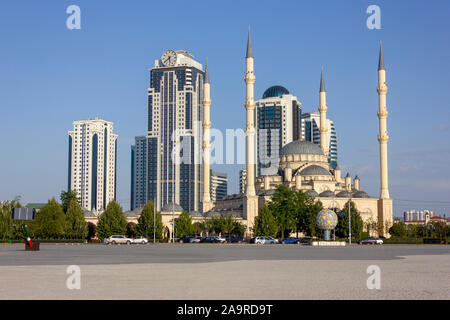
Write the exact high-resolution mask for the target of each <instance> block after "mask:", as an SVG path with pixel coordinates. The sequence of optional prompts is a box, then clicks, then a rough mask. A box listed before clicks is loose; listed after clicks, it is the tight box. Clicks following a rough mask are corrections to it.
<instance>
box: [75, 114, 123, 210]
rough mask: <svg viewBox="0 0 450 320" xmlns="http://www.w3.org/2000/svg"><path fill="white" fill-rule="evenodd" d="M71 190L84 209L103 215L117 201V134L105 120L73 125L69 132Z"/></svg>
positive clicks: (86, 121) (76, 122) (92, 120)
mask: <svg viewBox="0 0 450 320" xmlns="http://www.w3.org/2000/svg"><path fill="white" fill-rule="evenodd" d="M68 133H69V170H68V186H67V189H68V190H71V191H75V192H76V194H77V196H78V198H79V199H80V200H81V207H82V208H83V209H86V210H91V211H103V210H104V209H106V206H107V205H108V203H109V202H110V201H111V200H114V199H115V198H116V154H117V134H115V133H113V123H112V122H109V121H105V120H102V119H98V118H95V119H88V120H80V121H74V122H73V130H71V131H69V132H68Z"/></svg>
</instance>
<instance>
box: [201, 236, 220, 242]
mask: <svg viewBox="0 0 450 320" xmlns="http://www.w3.org/2000/svg"><path fill="white" fill-rule="evenodd" d="M200 242H202V243H224V242H225V239H224V238H222V237H219V236H209V237H203V238H202V239H201V240H200Z"/></svg>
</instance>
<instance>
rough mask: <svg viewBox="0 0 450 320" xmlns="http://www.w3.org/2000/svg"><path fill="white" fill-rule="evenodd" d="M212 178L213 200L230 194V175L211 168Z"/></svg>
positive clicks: (211, 192)
mask: <svg viewBox="0 0 450 320" xmlns="http://www.w3.org/2000/svg"><path fill="white" fill-rule="evenodd" d="M210 180H211V183H210V190H211V191H210V194H211V201H213V202H215V201H219V200H222V199H223V198H225V197H226V196H227V194H228V175H227V174H226V173H220V172H215V171H213V170H211V174H210Z"/></svg>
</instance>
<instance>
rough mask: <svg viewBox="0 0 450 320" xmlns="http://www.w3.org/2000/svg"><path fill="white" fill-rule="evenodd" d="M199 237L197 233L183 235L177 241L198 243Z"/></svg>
mask: <svg viewBox="0 0 450 320" xmlns="http://www.w3.org/2000/svg"><path fill="white" fill-rule="evenodd" d="M200 239H201V237H200V236H197V235H192V234H190V235H187V236H185V237H182V238H180V239H179V240H178V241H179V242H180V243H198V242H200Z"/></svg>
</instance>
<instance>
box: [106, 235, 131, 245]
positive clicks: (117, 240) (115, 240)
mask: <svg viewBox="0 0 450 320" xmlns="http://www.w3.org/2000/svg"><path fill="white" fill-rule="evenodd" d="M133 241H134V240H133V239H131V238H127V237H125V236H119V235H112V236H110V237H109V238H105V239H104V240H103V243H105V244H121V243H123V244H132V243H133Z"/></svg>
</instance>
